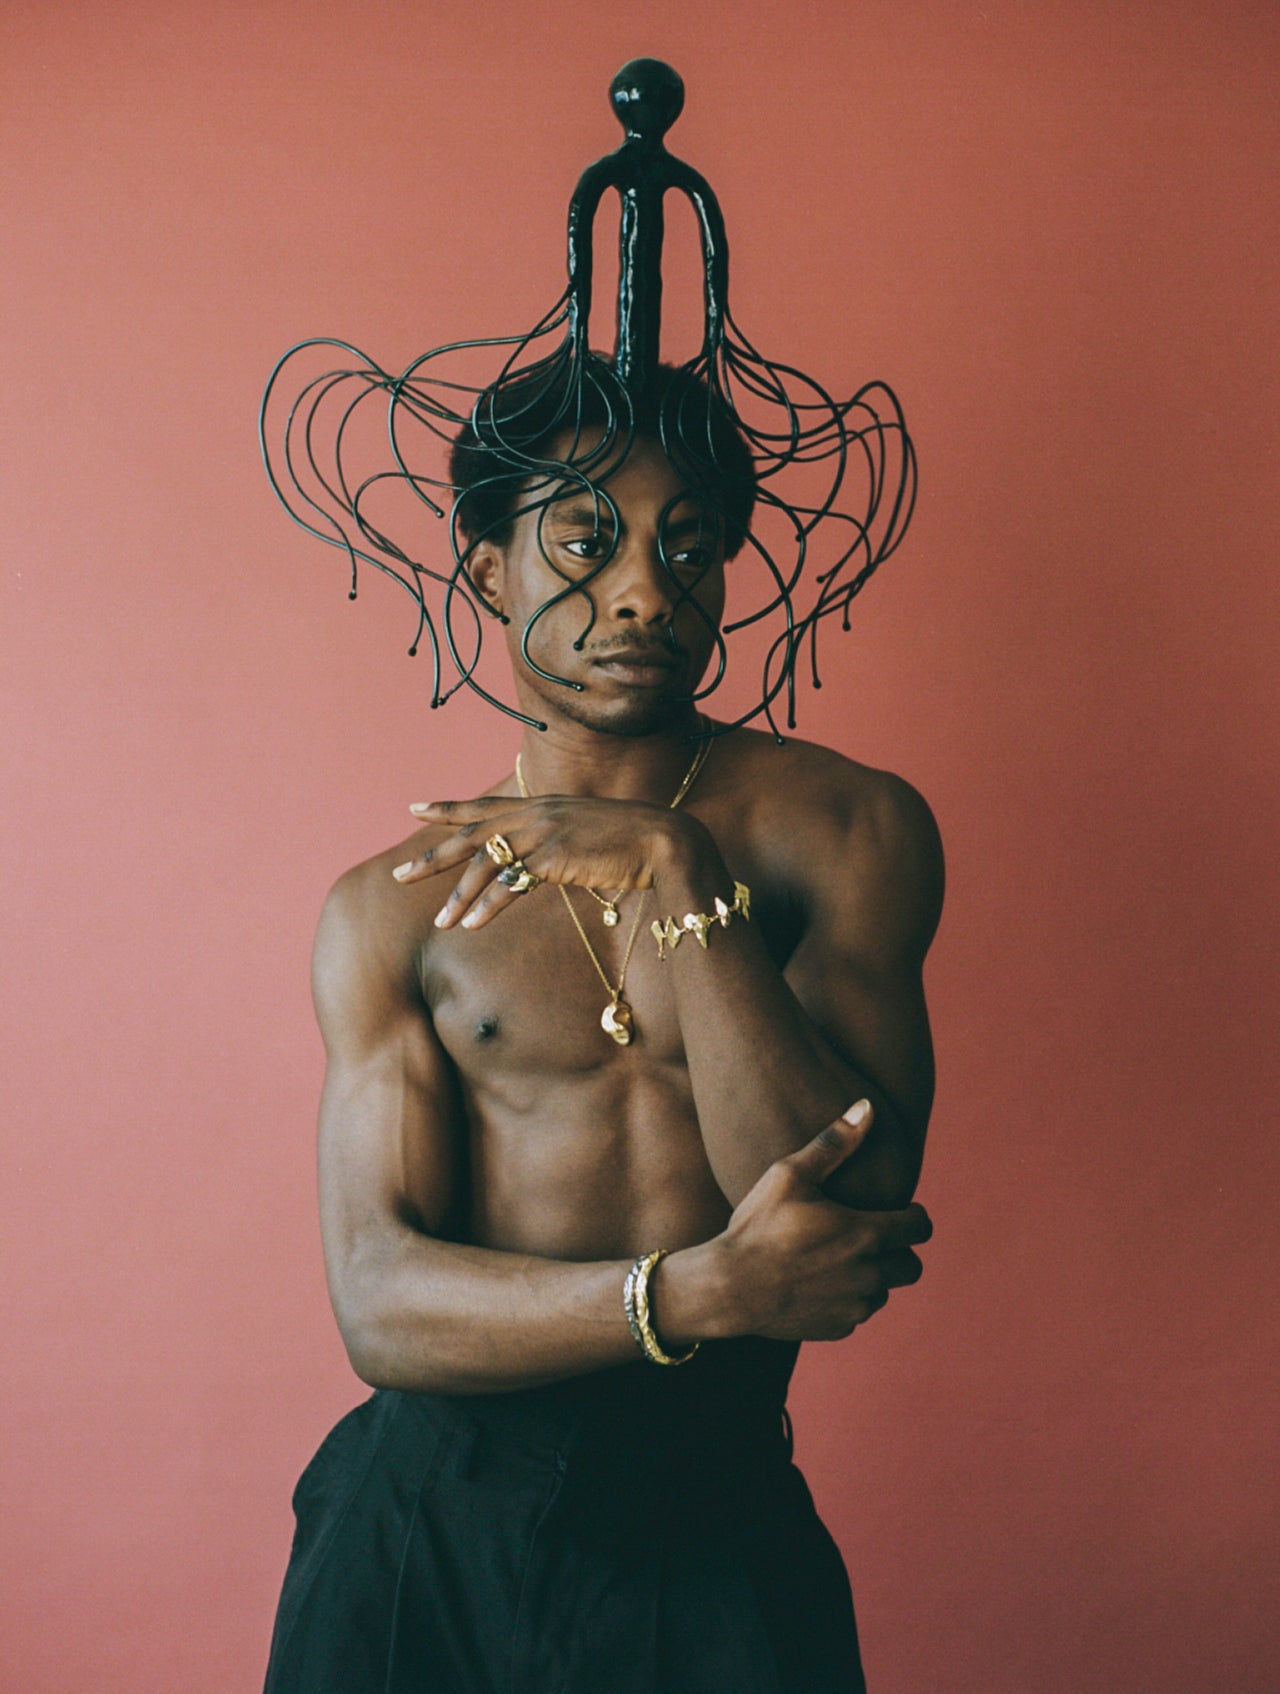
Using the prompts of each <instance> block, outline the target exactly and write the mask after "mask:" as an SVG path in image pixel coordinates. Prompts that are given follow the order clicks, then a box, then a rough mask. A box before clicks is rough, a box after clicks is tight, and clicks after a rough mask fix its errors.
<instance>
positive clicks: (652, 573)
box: [601, 536, 676, 624]
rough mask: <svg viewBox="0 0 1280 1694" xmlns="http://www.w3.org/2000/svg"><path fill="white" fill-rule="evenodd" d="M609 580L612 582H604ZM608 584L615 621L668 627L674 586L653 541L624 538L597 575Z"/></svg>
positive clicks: (674, 593) (672, 609)
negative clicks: (633, 621)
mask: <svg viewBox="0 0 1280 1694" xmlns="http://www.w3.org/2000/svg"><path fill="white" fill-rule="evenodd" d="M610 577H612V578H613V581H612V582H608V579H609V578H610ZM601 579H602V583H605V582H608V586H609V589H610V596H611V597H610V609H611V611H612V612H613V614H614V616H615V617H619V618H634V619H635V620H636V621H637V622H638V623H644V624H650V623H668V622H670V619H671V614H672V613H673V611H674V610H675V604H676V585H675V583H674V582H673V581H672V578H671V574H670V572H669V571H668V570H667V567H666V566H665V565H664V564H663V562H662V558H661V555H660V554H659V552H658V542H657V538H656V537H653V538H651V539H648V540H645V539H643V538H640V537H631V536H628V537H626V538H625V539H624V540H623V541H622V542H621V543H620V545H619V547H618V551H617V552H616V553H615V554H614V556H613V558H612V559H611V560H610V561H609V564H608V567H607V568H606V570H604V571H603V572H602V573H601Z"/></svg>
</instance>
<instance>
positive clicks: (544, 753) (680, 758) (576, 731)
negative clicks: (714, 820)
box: [520, 710, 703, 805]
mask: <svg viewBox="0 0 1280 1694" xmlns="http://www.w3.org/2000/svg"><path fill="white" fill-rule="evenodd" d="M702 722H703V719H702V716H701V714H700V713H698V712H696V711H695V710H691V711H690V713H689V715H688V717H687V719H685V720H684V721H683V722H682V723H680V724H679V725H677V726H674V727H672V728H671V729H667V730H662V731H659V732H657V733H655V734H653V735H642V736H628V735H608V734H604V733H601V732H599V731H597V730H592V729H588V728H586V727H585V726H584V725H581V724H575V723H555V722H553V723H551V724H550V725H549V726H548V727H547V728H546V729H545V730H537V729H528V728H526V730H525V732H524V735H523V738H522V741H521V747H520V774H521V775H522V776H523V778H524V785H525V787H526V788H527V789H528V791H529V793H530V794H533V795H537V794H574V795H580V796H584V797H586V796H589V797H591V798H594V799H607V800H647V801H649V802H650V803H651V804H653V805H669V804H670V803H671V800H672V798H673V797H674V795H675V793H676V791H677V790H678V789H679V787H680V784H681V782H682V781H683V780H684V777H685V774H686V772H687V771H688V769H689V766H690V764H691V763H692V761H693V758H694V755H695V754H696V753H697V751H698V748H699V745H700V743H699V742H697V741H691V740H689V739H688V737H689V736H690V735H692V734H694V733H696V731H697V730H698V728H699V727H700V726H701V724H702Z"/></svg>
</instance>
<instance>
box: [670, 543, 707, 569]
mask: <svg viewBox="0 0 1280 1694" xmlns="http://www.w3.org/2000/svg"><path fill="white" fill-rule="evenodd" d="M667 563H668V564H669V565H671V566H672V567H673V568H674V569H675V570H679V571H703V570H706V568H707V566H708V565H709V564H710V563H711V554H710V553H709V552H708V551H707V549H706V548H705V547H682V548H681V549H680V551H679V552H678V553H668V554H667Z"/></svg>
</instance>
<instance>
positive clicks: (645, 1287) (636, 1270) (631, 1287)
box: [622, 1247, 702, 1365]
mask: <svg viewBox="0 0 1280 1694" xmlns="http://www.w3.org/2000/svg"><path fill="white" fill-rule="evenodd" d="M666 1256H667V1249H666V1248H665V1247H659V1248H658V1249H657V1251H656V1252H653V1253H641V1255H640V1257H639V1258H638V1259H637V1260H636V1262H635V1264H633V1265H632V1267H631V1269H630V1270H629V1271H628V1272H627V1280H626V1281H625V1282H624V1283H623V1285H622V1301H623V1305H624V1306H625V1307H626V1310H627V1325H628V1327H629V1328H630V1330H631V1333H632V1335H633V1336H634V1337H635V1341H636V1346H637V1347H638V1348H639V1349H640V1351H641V1352H642V1353H643V1354H644V1356H645V1358H646V1359H648V1361H649V1363H650V1364H651V1365H687V1364H688V1362H689V1360H690V1359H691V1358H692V1357H693V1355H694V1354H695V1353H696V1352H697V1351H698V1348H699V1347H701V1345H702V1343H701V1341H695V1342H694V1344H693V1346H692V1347H690V1349H689V1351H688V1352H687V1353H680V1354H675V1353H668V1352H665V1351H664V1350H663V1348H662V1346H661V1344H660V1343H659V1341H658V1337H657V1336H656V1335H655V1334H654V1333H653V1324H652V1323H651V1322H650V1319H649V1278H650V1276H651V1275H652V1274H653V1271H654V1268H655V1267H656V1265H657V1263H658V1261H659V1260H660V1259H665V1258H666Z"/></svg>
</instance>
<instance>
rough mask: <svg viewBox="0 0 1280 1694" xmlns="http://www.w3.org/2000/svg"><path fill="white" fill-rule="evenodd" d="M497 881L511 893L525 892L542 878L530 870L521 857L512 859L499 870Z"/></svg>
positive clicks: (534, 886)
mask: <svg viewBox="0 0 1280 1694" xmlns="http://www.w3.org/2000/svg"><path fill="white" fill-rule="evenodd" d="M498 881H499V882H500V883H502V885H503V887H504V888H509V889H510V890H511V892H512V893H513V894H525V893H527V892H528V890H529V889H530V888H536V887H537V886H538V884H539V883H540V882H541V881H542V878H541V877H540V876H538V875H537V874H536V873H535V872H534V871H531V870H530V869H529V867H528V865H526V864H525V862H524V860H523V859H513V860H512V861H511V863H510V864H509V865H506V866H505V867H504V868H503V869H502V870H501V871H499V873H498Z"/></svg>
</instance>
